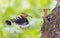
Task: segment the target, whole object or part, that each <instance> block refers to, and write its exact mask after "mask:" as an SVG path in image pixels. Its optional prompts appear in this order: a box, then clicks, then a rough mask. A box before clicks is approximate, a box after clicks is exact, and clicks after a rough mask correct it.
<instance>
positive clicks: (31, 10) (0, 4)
mask: <svg viewBox="0 0 60 38" xmlns="http://www.w3.org/2000/svg"><path fill="white" fill-rule="evenodd" d="M54 5H56V1H55V0H0V38H40V36H41V31H40V30H41V26H42V24H43V18H42V16H43V9H44V8H48V9H50V10H48V14H50V13H51V10H52V9H53V8H54ZM22 12H26V13H27V14H29V15H30V16H32V18H30V17H28V20H29V25H30V27H29V28H26V29H24V28H20V27H19V26H18V25H17V24H15V23H13V24H12V25H11V26H9V25H7V24H6V23H5V21H6V20H8V19H12V18H14V17H17V16H19V15H20V14H21V13H22Z"/></svg>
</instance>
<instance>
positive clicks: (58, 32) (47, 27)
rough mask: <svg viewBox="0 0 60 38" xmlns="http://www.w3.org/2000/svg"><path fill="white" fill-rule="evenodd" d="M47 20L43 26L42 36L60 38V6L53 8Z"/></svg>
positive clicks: (42, 37)
mask: <svg viewBox="0 0 60 38" xmlns="http://www.w3.org/2000/svg"><path fill="white" fill-rule="evenodd" d="M47 20H48V22H44V23H43V26H42V28H41V32H42V35H41V38H60V6H58V7H56V8H54V9H53V10H52V13H51V14H50V15H48V16H47Z"/></svg>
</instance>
